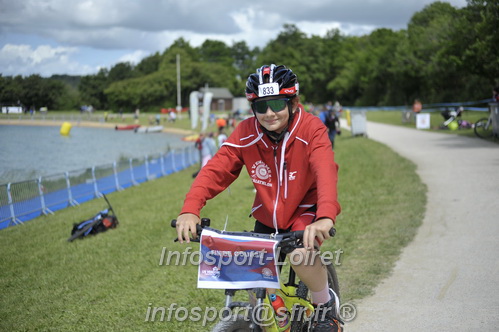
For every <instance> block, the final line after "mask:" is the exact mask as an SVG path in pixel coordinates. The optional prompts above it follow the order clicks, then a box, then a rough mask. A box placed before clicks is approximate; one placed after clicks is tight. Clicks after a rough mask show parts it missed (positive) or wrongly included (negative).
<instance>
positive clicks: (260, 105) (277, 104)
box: [251, 98, 289, 114]
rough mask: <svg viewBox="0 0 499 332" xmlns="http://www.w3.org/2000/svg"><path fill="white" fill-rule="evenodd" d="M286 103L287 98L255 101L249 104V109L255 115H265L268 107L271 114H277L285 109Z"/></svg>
mask: <svg viewBox="0 0 499 332" xmlns="http://www.w3.org/2000/svg"><path fill="white" fill-rule="evenodd" d="M288 101H289V99H288V98H282V99H270V100H257V101H254V102H253V103H252V104H251V108H252V109H253V111H255V112H256V113H259V114H265V113H267V109H268V108H269V107H270V109H271V110H272V111H273V112H275V113H277V112H280V111H282V110H284V109H285V108H286V105H287V104H288Z"/></svg>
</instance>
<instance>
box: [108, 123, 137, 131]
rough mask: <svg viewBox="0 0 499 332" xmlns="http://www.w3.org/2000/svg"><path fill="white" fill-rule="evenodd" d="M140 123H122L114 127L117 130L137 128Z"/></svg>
mask: <svg viewBox="0 0 499 332" xmlns="http://www.w3.org/2000/svg"><path fill="white" fill-rule="evenodd" d="M139 127H140V125H139V124H131V125H122V126H116V127H114V129H115V130H135V129H137V128H139Z"/></svg>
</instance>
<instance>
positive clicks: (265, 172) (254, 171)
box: [251, 160, 272, 187]
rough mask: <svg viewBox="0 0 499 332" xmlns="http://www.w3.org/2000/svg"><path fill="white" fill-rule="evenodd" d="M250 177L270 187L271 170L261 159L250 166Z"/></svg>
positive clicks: (255, 181)
mask: <svg viewBox="0 0 499 332" xmlns="http://www.w3.org/2000/svg"><path fill="white" fill-rule="evenodd" d="M251 179H252V181H253V182H254V183H258V184H261V185H264V186H267V187H272V171H271V170H270V167H269V166H267V164H265V163H264V162H263V161H261V160H259V161H257V162H256V163H254V164H253V166H251Z"/></svg>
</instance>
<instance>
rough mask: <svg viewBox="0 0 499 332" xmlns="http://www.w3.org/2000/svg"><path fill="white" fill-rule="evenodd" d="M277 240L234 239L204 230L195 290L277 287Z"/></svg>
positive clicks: (236, 237)
mask: <svg viewBox="0 0 499 332" xmlns="http://www.w3.org/2000/svg"><path fill="white" fill-rule="evenodd" d="M277 244H278V241H276V240H269V239H259V238H254V237H249V236H234V235H227V234H222V233H217V232H214V231H211V230H208V229H204V230H203V232H202V234H201V246H200V250H201V252H200V255H201V257H200V263H199V269H198V288H220V289H239V288H256V287H263V288H279V287H280V286H279V274H278V273H277V266H276V260H275V257H276V247H277Z"/></svg>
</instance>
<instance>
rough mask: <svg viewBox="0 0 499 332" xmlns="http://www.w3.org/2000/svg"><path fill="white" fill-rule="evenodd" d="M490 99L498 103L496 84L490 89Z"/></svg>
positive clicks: (497, 87) (498, 92) (498, 89)
mask: <svg viewBox="0 0 499 332" xmlns="http://www.w3.org/2000/svg"><path fill="white" fill-rule="evenodd" d="M492 100H493V101H494V102H496V103H499V86H496V87H495V88H494V89H493V90H492Z"/></svg>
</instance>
